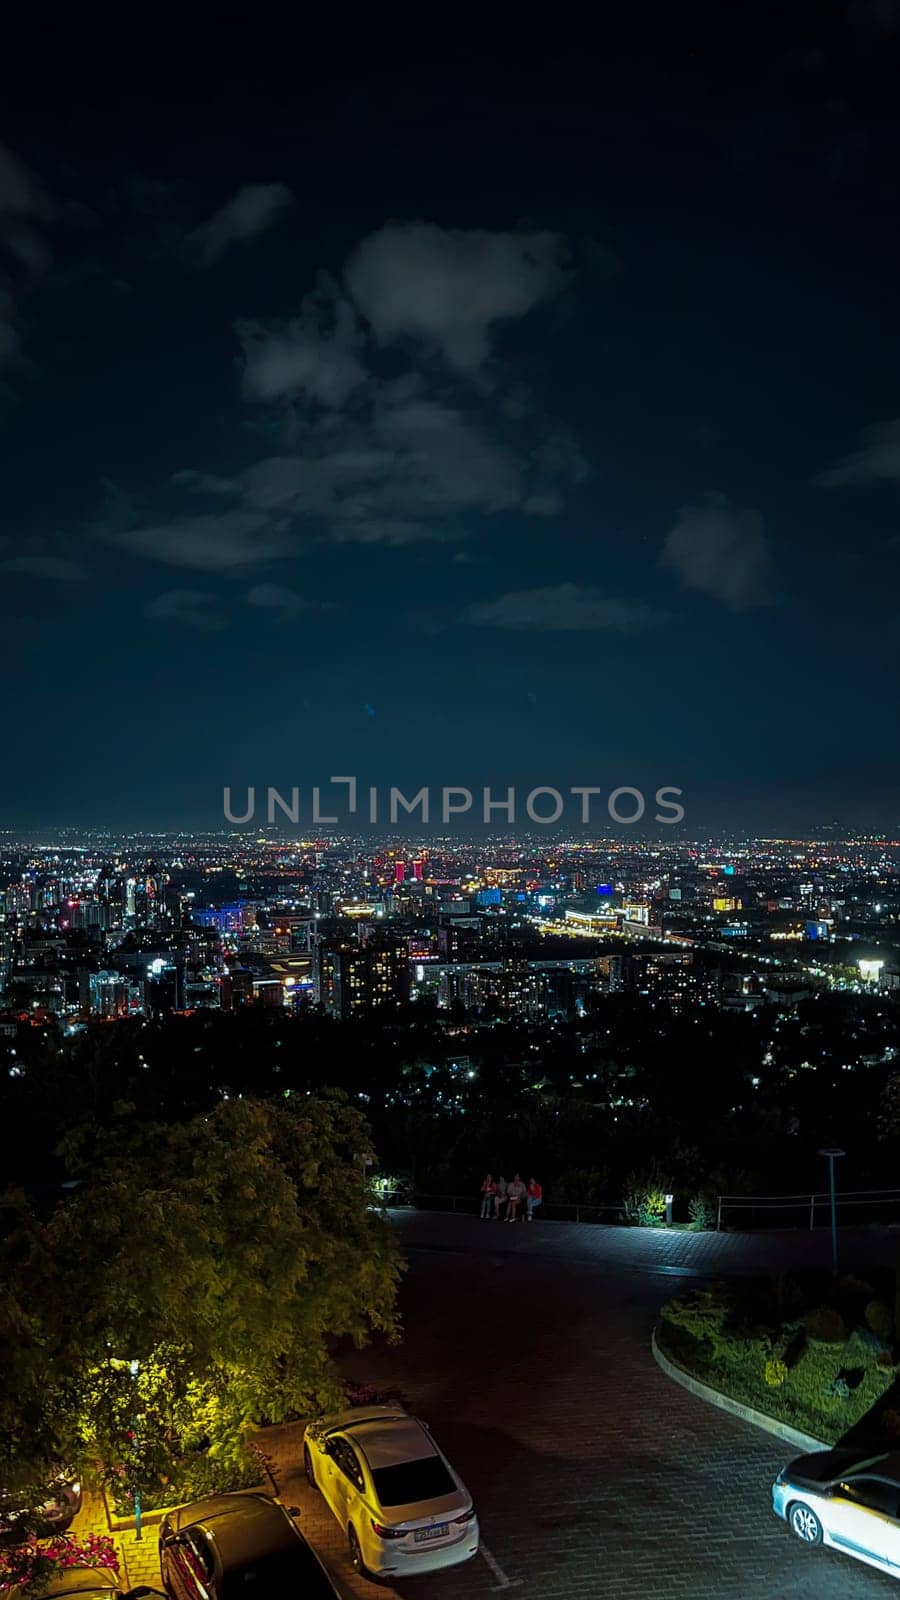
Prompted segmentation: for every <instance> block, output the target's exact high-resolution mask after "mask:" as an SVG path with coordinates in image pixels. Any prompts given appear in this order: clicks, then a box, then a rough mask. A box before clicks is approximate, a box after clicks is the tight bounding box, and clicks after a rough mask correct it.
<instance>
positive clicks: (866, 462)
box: [814, 417, 900, 489]
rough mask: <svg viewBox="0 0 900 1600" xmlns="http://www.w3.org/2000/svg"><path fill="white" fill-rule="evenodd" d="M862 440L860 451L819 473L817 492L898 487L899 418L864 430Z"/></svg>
mask: <svg viewBox="0 0 900 1600" xmlns="http://www.w3.org/2000/svg"><path fill="white" fill-rule="evenodd" d="M862 437H863V443H862V445H861V447H860V449H859V450H855V451H853V452H852V454H851V455H849V456H845V457H844V460H843V461H839V462H838V464H837V466H835V467H830V468H829V469H828V471H827V472H820V473H819V475H818V477H817V478H816V479H815V480H814V481H815V482H816V483H817V484H818V485H819V486H820V488H823V489H835V488H842V487H843V486H844V485H845V484H854V483H900V417H897V418H895V419H894V421H893V422H881V423H878V424H877V425H876V426H875V427H872V428H867V429H866V430H865V432H864V433H863V436H862Z"/></svg>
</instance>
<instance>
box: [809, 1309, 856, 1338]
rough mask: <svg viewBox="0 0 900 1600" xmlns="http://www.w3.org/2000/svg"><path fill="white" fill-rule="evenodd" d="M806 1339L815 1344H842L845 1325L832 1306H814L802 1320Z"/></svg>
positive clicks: (844, 1335) (845, 1334) (845, 1336)
mask: <svg viewBox="0 0 900 1600" xmlns="http://www.w3.org/2000/svg"><path fill="white" fill-rule="evenodd" d="M803 1326H804V1327H805V1329H806V1337H807V1338H808V1339H812V1340H814V1341H815V1343H816V1344H844V1343H845V1341H846V1338H847V1324H846V1323H845V1321H844V1319H843V1317H842V1316H841V1313H840V1312H839V1311H836V1310H835V1308H834V1306H815V1307H814V1308H813V1310H812V1311H807V1313H806V1315H805V1316H804V1318H803Z"/></svg>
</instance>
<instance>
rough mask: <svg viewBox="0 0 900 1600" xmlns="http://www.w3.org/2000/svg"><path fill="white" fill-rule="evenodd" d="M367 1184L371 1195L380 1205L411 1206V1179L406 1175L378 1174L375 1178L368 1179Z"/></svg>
mask: <svg viewBox="0 0 900 1600" xmlns="http://www.w3.org/2000/svg"><path fill="white" fill-rule="evenodd" d="M369 1182H370V1184H371V1186H372V1193H373V1195H374V1196H375V1198H376V1200H378V1202H379V1203H380V1204H381V1205H393V1206H408V1205H412V1200H413V1185H412V1178H410V1177H409V1176H408V1175H407V1174H405V1173H396V1174H391V1173H380V1174H379V1175H378V1177H377V1178H370V1180H369Z"/></svg>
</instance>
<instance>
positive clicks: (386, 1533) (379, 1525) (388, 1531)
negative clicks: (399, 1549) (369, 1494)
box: [369, 1517, 408, 1539]
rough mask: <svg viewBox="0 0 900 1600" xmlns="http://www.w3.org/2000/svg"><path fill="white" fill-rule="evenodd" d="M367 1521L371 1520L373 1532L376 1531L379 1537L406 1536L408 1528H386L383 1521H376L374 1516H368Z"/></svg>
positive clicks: (397, 1537)
mask: <svg viewBox="0 0 900 1600" xmlns="http://www.w3.org/2000/svg"><path fill="white" fill-rule="evenodd" d="M369 1521H370V1522H371V1524H372V1527H373V1529H374V1531H375V1533H377V1535H378V1537H379V1539H405V1538H406V1535H407V1532H408V1529H406V1528H386V1527H385V1526H384V1523H383V1522H376V1521H375V1518H374V1517H370V1518H369Z"/></svg>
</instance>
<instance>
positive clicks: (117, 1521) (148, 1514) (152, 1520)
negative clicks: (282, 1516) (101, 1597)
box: [101, 1483, 272, 1533]
mask: <svg viewBox="0 0 900 1600" xmlns="http://www.w3.org/2000/svg"><path fill="white" fill-rule="evenodd" d="M231 1492H232V1493H233V1494H266V1495H269V1496H270V1497H271V1494H272V1490H271V1487H270V1486H269V1485H268V1484H265V1483H257V1484H253V1485H252V1486H251V1488H249V1489H234V1490H232V1491H231ZM101 1494H102V1496H103V1509H104V1511H105V1512H106V1522H107V1526H108V1528H109V1531H110V1533H134V1532H135V1531H136V1528H137V1523H136V1521H135V1518H134V1513H133V1512H132V1514H131V1516H125V1517H121V1516H119V1515H118V1514H117V1512H115V1511H113V1509H112V1506H111V1505H110V1502H109V1496H108V1495H107V1493H106V1490H105V1489H102V1490H101ZM208 1498H209V1496H204V1499H208ZM190 1504H191V1502H190V1501H189V1500H187V1501H185V1500H179V1501H177V1503H176V1504H175V1505H171V1506H154V1508H153V1510H152V1511H144V1512H142V1514H141V1527H142V1528H158V1527H159V1524H160V1523H161V1522H162V1521H163V1520H164V1518H166V1517H167V1516H168V1515H169V1512H170V1511H179V1510H180V1509H181V1507H182V1506H183V1505H190Z"/></svg>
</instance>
